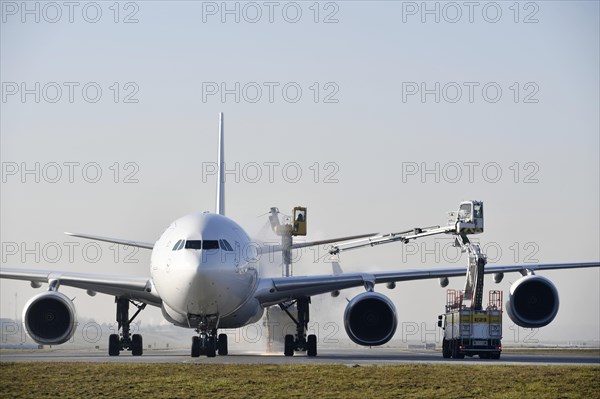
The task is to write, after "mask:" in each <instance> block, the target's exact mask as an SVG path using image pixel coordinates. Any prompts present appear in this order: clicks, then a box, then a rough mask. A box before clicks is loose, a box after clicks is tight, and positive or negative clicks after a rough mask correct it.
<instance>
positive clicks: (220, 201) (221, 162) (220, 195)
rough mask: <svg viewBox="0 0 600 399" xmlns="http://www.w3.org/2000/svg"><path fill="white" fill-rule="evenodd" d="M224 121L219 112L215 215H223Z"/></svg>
mask: <svg viewBox="0 0 600 399" xmlns="http://www.w3.org/2000/svg"><path fill="white" fill-rule="evenodd" d="M224 129H225V121H224V118H223V113H222V112H219V156H218V157H217V162H218V171H217V205H216V208H217V210H216V211H217V213H218V214H219V215H225V137H224V133H223V130H224Z"/></svg>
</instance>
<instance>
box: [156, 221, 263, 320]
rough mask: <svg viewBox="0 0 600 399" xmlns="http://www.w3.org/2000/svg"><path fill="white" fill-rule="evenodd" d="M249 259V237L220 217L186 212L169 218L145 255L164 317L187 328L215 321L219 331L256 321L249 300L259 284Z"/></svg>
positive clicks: (257, 310)
mask: <svg viewBox="0 0 600 399" xmlns="http://www.w3.org/2000/svg"><path fill="white" fill-rule="evenodd" d="M253 259H256V249H255V246H254V245H252V243H251V240H250V237H249V236H248V234H246V232H245V231H244V230H243V229H242V228H241V227H240V226H239V225H238V224H237V223H235V222H234V221H233V220H231V219H229V218H227V217H226V216H223V215H219V214H214V213H208V212H205V213H192V214H189V215H186V216H184V217H182V218H179V219H177V220H175V221H174V222H173V223H172V224H171V225H170V226H169V227H168V228H167V229H166V230H165V232H164V233H163V234H162V235H161V237H160V238H159V239H158V241H157V242H156V244H155V245H154V249H153V250H152V257H151V275H152V280H153V283H154V288H155V289H156V291H157V293H158V294H159V295H160V298H161V299H162V312H163V315H164V317H165V318H166V319H167V320H169V321H170V322H172V323H173V324H175V325H178V326H181V327H191V328H196V327H198V325H197V324H196V323H197V320H199V319H202V318H205V317H210V318H212V319H213V320H215V319H216V320H217V323H218V327H219V328H236V327H241V326H244V325H246V324H248V323H253V322H255V321H258V320H259V319H260V317H261V316H262V314H263V308H262V307H261V306H260V304H259V303H258V301H257V300H256V299H255V298H254V297H253V293H254V292H255V290H256V288H257V284H258V281H259V278H258V271H257V269H256V267H255V264H254V263H252V262H251V261H252V260H253Z"/></svg>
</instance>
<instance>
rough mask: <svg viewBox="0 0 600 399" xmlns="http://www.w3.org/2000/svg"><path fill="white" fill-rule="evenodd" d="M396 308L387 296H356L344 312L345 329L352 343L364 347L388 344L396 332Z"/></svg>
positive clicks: (366, 294) (370, 293) (365, 294)
mask: <svg viewBox="0 0 600 399" xmlns="http://www.w3.org/2000/svg"><path fill="white" fill-rule="evenodd" d="M397 325H398V320H397V317H396V308H395V307H394V304H393V303H392V301H391V300H390V299H389V298H388V297H386V296H385V295H382V294H379V293H376V292H364V293H362V294H360V295H357V296H355V297H354V298H353V299H352V300H351V301H350V302H349V303H348V306H347V307H346V311H345V312H344V327H345V328H346V333H347V334H348V336H349V337H350V339H351V340H352V341H354V342H355V343H357V344H359V345H363V346H378V345H383V344H385V343H386V342H388V341H389V340H390V339H392V337H393V336H394V333H395V332H396V326H397Z"/></svg>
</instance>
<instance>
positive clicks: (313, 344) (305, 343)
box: [279, 297, 317, 357]
mask: <svg viewBox="0 0 600 399" xmlns="http://www.w3.org/2000/svg"><path fill="white" fill-rule="evenodd" d="M294 304H296V309H297V315H298V318H297V319H296V318H295V317H294V316H293V315H292V314H291V313H290V311H289V310H288V309H289V308H290V307H291V306H293V305H294ZM309 305H310V297H303V298H298V299H297V300H296V301H294V302H291V303H289V304H280V305H279V307H280V308H281V309H282V310H283V311H284V312H285V313H287V315H288V316H289V317H290V319H292V321H293V322H294V323H295V324H296V336H294V335H291V334H288V335H286V336H285V343H284V350H283V353H284V355H286V356H294V352H295V351H303V352H304V351H306V354H307V355H308V356H310V357H313V356H317V336H316V335H314V334H310V335H308V337H307V336H306V330H307V329H308V321H309V316H310V314H309Z"/></svg>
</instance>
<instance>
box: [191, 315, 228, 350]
mask: <svg viewBox="0 0 600 399" xmlns="http://www.w3.org/2000/svg"><path fill="white" fill-rule="evenodd" d="M216 324H217V323H216V322H215V321H213V322H212V323H211V320H210V319H209V318H206V317H203V318H202V319H201V321H200V323H199V326H198V328H197V329H196V332H197V333H198V336H197V337H192V357H199V356H201V355H205V356H206V357H215V356H217V353H218V354H219V356H225V355H227V354H228V352H229V351H228V348H227V334H218V335H217V329H216V327H214V328H209V325H213V326H216Z"/></svg>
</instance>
